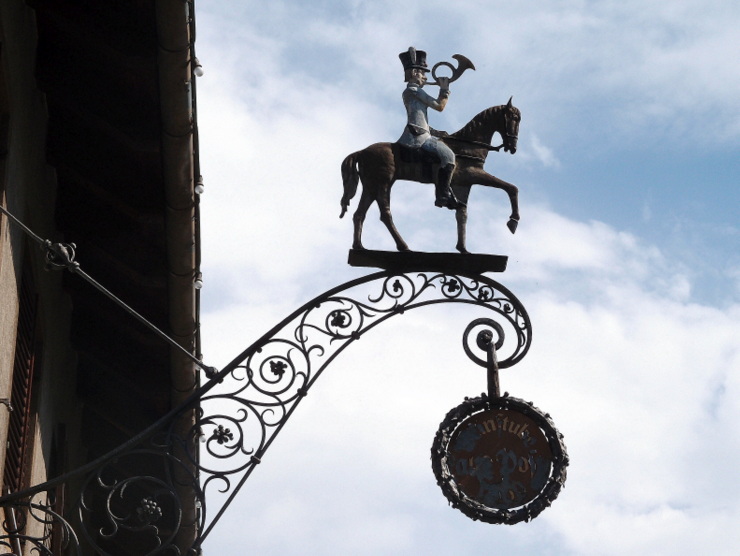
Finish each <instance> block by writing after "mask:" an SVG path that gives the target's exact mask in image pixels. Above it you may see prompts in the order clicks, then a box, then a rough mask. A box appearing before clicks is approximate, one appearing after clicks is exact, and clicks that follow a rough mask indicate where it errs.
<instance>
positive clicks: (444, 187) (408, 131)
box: [398, 47, 465, 210]
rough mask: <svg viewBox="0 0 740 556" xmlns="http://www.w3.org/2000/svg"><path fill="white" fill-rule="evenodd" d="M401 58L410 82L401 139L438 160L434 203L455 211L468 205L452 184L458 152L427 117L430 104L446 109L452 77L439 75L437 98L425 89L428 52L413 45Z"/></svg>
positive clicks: (406, 92) (440, 110)
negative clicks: (435, 131)
mask: <svg viewBox="0 0 740 556" xmlns="http://www.w3.org/2000/svg"><path fill="white" fill-rule="evenodd" d="M398 57H399V58H400V59H401V63H403V69H404V75H405V81H406V82H407V83H408V85H407V86H406V90H405V91H404V92H403V104H404V105H405V106H406V114H407V116H408V123H407V125H406V128H405V129H404V132H403V135H401V138H400V139H399V140H398V142H399V143H400V144H402V145H405V146H407V147H412V148H417V149H422V150H424V151H427V152H429V153H431V154H432V155H434V156H435V157H436V158H437V159H438V160H439V164H440V166H439V171H438V172H437V175H436V176H435V178H436V179H435V180H434V185H435V197H436V199H435V201H434V204H435V205H436V206H438V207H447V208H449V209H453V210H454V209H457V208H460V207H463V206H465V205H464V204H463V203H461V202H460V201H458V200H457V198H455V195H454V193H453V192H452V188H451V187H450V183H451V182H452V173H453V172H454V170H455V153H453V152H452V150H451V149H450V148H449V147H448V146H447V145H446V144H445V143H444V142H442V141H440V140H439V139H437V137H434V136H432V132H431V129H430V127H429V120H428V118H427V108H428V107H432V108H433V109H434V110H437V111H438V112H442V110H444V109H445V106H446V105H447V98H448V97H449V96H450V79H449V77H437V78H436V79H437V84H438V85H439V96H438V97H437V98H436V99H435V98H434V97H432V96H430V95H428V94H427V93H426V92H425V91H423V90H422V87H424V84H425V83H426V82H427V76H426V73H427V72H429V68H428V67H427V61H426V58H427V54H426V52H424V51H423V50H416V49H414V47H411V48H409V49H408V51H407V52H402V53H401V54H399V55H398Z"/></svg>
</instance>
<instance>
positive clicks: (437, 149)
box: [398, 83, 455, 165]
mask: <svg viewBox="0 0 740 556" xmlns="http://www.w3.org/2000/svg"><path fill="white" fill-rule="evenodd" d="M403 104H404V106H406V115H407V117H408V123H407V124H406V127H405V128H404V130H403V134H402V135H401V138H400V139H399V140H398V142H399V143H401V144H402V145H406V146H408V147H417V148H418V147H424V150H427V151H430V152H433V153H435V154H436V155H437V157H438V158H439V161H440V162H441V164H442V165H446V164H454V163H455V155H454V153H453V152H452V150H451V149H450V148H449V147H448V146H447V145H445V144H444V143H443V142H441V141H437V138H436V137H432V134H431V132H430V131H429V120H428V117H427V108H429V107H430V106H431V107H432V108H435V109H438V108H439V102H437V99H436V98H434V97H433V96H430V95H428V94H427V93H426V91H424V90H423V89H422V88H421V87H419V86H418V85H415V84H411V83H409V84H408V86H407V87H406V89H405V90H404V91H403Z"/></svg>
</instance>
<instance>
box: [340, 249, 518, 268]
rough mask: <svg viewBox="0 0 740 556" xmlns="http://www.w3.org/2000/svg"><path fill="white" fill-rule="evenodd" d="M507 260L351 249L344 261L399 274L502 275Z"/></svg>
mask: <svg viewBox="0 0 740 556" xmlns="http://www.w3.org/2000/svg"><path fill="white" fill-rule="evenodd" d="M508 260H509V257H507V256H504V255H478V254H473V253H464V254H463V253H420V252H416V251H407V252H404V253H401V252H398V251H372V250H367V249H350V251H349V257H348V260H347V262H348V263H349V265H350V266H359V267H369V268H382V269H384V270H394V271H399V272H409V271H411V272H413V271H416V270H419V271H437V272H469V273H474V274H481V273H483V272H503V271H504V270H506V263H507V262H508Z"/></svg>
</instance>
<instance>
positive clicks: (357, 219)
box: [352, 188, 374, 249]
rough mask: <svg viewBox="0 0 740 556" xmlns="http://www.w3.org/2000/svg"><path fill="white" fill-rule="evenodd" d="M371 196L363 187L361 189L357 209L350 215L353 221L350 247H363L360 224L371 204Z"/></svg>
mask: <svg viewBox="0 0 740 556" xmlns="http://www.w3.org/2000/svg"><path fill="white" fill-rule="evenodd" d="M373 201H374V199H373V197H372V195H371V194H370V193H368V192H367V191H366V190H365V188H363V189H362V195H361V196H360V201H359V202H358V203H357V210H356V211H355V213H354V215H353V216H352V222H353V223H354V227H355V230H354V237H353V241H352V249H365V248H364V247H363V246H362V224H363V223H364V222H365V216H366V215H367V210H368V209H369V208H370V205H372V204H373Z"/></svg>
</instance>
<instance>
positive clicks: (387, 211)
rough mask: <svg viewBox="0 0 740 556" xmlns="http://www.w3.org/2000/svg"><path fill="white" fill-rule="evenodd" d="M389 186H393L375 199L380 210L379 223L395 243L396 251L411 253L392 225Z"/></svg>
mask: <svg viewBox="0 0 740 556" xmlns="http://www.w3.org/2000/svg"><path fill="white" fill-rule="evenodd" d="M391 185H393V183H392V182H391V183H390V184H389V185H388V188H387V189H386V190H385V191H384V192H382V193H380V194H379V195H378V198H377V201H378V208H380V221H381V222H382V223H383V224H385V227H386V228H388V231H389V232H390V234H391V236H392V237H393V241H395V242H396V249H398V250H399V251H411V249H409V246H408V245H406V242H405V241H404V240H403V238H402V237H401V234H399V233H398V230H397V229H396V226H395V224H393V215H392V214H391Z"/></svg>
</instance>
